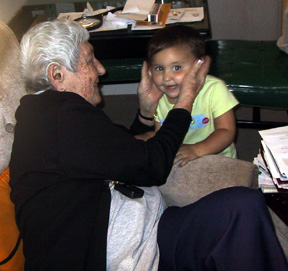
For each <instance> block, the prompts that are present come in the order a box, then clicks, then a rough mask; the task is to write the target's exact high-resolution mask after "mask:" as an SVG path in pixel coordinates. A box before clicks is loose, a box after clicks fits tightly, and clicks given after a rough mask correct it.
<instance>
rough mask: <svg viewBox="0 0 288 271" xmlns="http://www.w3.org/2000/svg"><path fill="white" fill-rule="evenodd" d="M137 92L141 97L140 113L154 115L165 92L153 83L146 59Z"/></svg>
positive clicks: (146, 115)
mask: <svg viewBox="0 0 288 271" xmlns="http://www.w3.org/2000/svg"><path fill="white" fill-rule="evenodd" d="M137 93H138V98H139V109H140V113H141V114H142V115H143V116H145V117H153V115H154V113H155V111H156V108H157V105H158V102H159V100H160V98H161V97H162V95H163V94H162V92H160V91H159V90H158V89H157V88H156V86H155V85H154V84H153V81H152V78H151V75H150V74H149V71H148V64H147V62H146V61H144V63H143V66H142V72H141V82H140V84H139V87H138V90H137Z"/></svg>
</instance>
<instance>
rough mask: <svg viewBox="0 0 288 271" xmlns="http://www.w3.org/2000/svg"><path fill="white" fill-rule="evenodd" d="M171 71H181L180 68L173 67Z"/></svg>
mask: <svg viewBox="0 0 288 271" xmlns="http://www.w3.org/2000/svg"><path fill="white" fill-rule="evenodd" d="M173 70H174V71H180V70H181V66H174V67H173Z"/></svg>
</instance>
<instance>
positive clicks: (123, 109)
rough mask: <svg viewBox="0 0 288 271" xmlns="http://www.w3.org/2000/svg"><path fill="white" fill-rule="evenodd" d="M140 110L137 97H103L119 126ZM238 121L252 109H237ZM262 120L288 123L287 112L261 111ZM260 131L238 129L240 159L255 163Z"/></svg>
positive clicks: (126, 124) (127, 123) (246, 116)
mask: <svg viewBox="0 0 288 271" xmlns="http://www.w3.org/2000/svg"><path fill="white" fill-rule="evenodd" d="M137 108H138V100H137V96H136V95H108V96H104V97H103V110H104V111H105V112H106V113H107V115H108V116H109V117H110V118H111V119H112V120H113V121H114V122H115V123H118V124H122V125H125V126H126V127H127V126H129V125H130V124H131V123H132V121H133V119H134V117H135V115H136V110H137ZM236 118H237V119H246V120H249V119H250V120H251V118H252V109H251V108H237V110H236ZM261 120H265V121H282V122H288V115H287V113H286V111H278V110H266V109H265V110H261ZM260 140H261V138H260V136H259V133H258V129H250V128H249V129H248V128H238V129H237V137H236V140H235V143H236V148H237V151H238V157H239V158H240V159H242V160H246V161H251V162H252V161H253V158H254V157H255V156H256V155H257V154H258V150H259V147H260Z"/></svg>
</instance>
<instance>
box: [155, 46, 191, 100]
mask: <svg viewBox="0 0 288 271" xmlns="http://www.w3.org/2000/svg"><path fill="white" fill-rule="evenodd" d="M195 60H196V58H195V57H194V56H193V55H192V54H191V52H190V50H189V48H188V47H187V46H175V47H170V48H167V49H165V50H162V51H160V52H159V53H157V54H155V55H154V56H153V59H152V62H151V66H150V68H149V70H150V72H151V75H152V80H153V82H154V84H155V85H156V87H157V88H158V89H159V90H160V91H161V92H163V93H164V94H166V96H167V98H168V101H169V102H170V103H176V101H177V98H178V95H179V90H180V87H181V84H182V81H183V78H184V76H185V75H186V73H187V72H188V70H189V69H190V68H191V66H192V64H193V63H194V61H195Z"/></svg>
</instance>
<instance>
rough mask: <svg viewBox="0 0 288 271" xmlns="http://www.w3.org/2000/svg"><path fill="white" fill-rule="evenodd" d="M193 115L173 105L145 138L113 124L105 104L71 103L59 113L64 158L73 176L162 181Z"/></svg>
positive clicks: (137, 182) (145, 183) (145, 182)
mask: <svg viewBox="0 0 288 271" xmlns="http://www.w3.org/2000/svg"><path fill="white" fill-rule="evenodd" d="M190 121H191V116H190V114H189V113H188V112H187V111H186V110H183V109H175V110H172V111H171V112H170V114H169V115H168V117H167V119H166V121H165V123H164V124H163V126H162V128H161V129H160V130H159V131H158V133H157V134H156V135H155V137H153V138H151V139H150V140H148V141H146V142H144V141H142V140H137V139H135V138H134V137H133V136H132V135H130V134H129V133H127V132H126V131H124V130H123V129H121V128H119V127H118V126H116V125H114V124H113V123H112V122H111V121H110V119H109V118H108V117H107V116H106V115H105V114H104V112H103V111H102V110H100V109H98V108H95V107H92V106H90V105H89V106H88V105H87V103H84V102H79V101H78V102H73V103H69V104H66V105H65V106H62V108H61V110H60V111H59V115H58V117H57V123H58V128H57V130H58V143H59V145H58V148H59V150H58V152H59V157H60V163H62V165H63V167H64V168H65V171H66V174H68V175H69V178H82V179H83V178H84V179H96V180H97V179H99V180H103V179H109V180H116V181H121V182H125V183H130V184H135V185H139V186H153V185H161V184H163V183H165V181H166V178H167V176H168V174H169V172H170V170H171V167H172V165H173V160H174V157H175V155H176V152H177V150H178V148H179V146H180V144H181V143H182V141H183V138H184V136H185V134H186V132H187V130H188V126H189V123H190Z"/></svg>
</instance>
